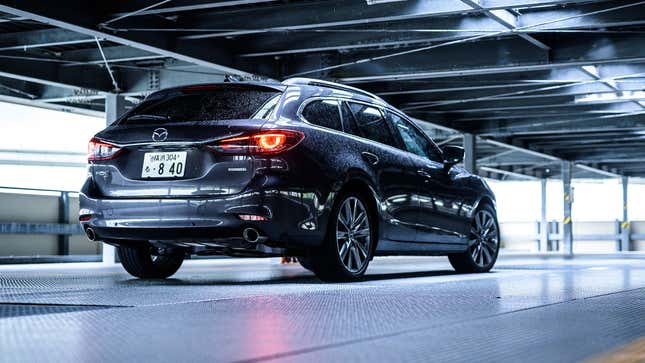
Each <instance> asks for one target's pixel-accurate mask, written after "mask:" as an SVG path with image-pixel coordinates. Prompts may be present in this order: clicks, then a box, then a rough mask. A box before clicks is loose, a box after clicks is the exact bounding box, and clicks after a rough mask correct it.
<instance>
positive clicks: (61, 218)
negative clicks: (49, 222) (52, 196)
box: [58, 192, 69, 256]
mask: <svg viewBox="0 0 645 363" xmlns="http://www.w3.org/2000/svg"><path fill="white" fill-rule="evenodd" d="M58 223H61V224H68V223H69V193H68V192H60V195H59V196H58ZM58 254H59V255H61V256H66V255H69V235H68V234H59V235H58Z"/></svg>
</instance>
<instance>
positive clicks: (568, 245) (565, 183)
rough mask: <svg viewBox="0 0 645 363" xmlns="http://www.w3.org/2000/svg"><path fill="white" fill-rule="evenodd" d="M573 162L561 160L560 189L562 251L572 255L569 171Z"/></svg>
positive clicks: (571, 196)
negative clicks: (562, 214) (561, 203)
mask: <svg viewBox="0 0 645 363" xmlns="http://www.w3.org/2000/svg"><path fill="white" fill-rule="evenodd" d="M572 169H573V163H572V162H570V161H566V160H564V161H562V187H563V188H562V189H563V190H564V219H563V220H562V252H563V253H564V254H565V255H568V256H572V255H573V225H572V219H571V205H572V203H573V190H572V189H571V172H572Z"/></svg>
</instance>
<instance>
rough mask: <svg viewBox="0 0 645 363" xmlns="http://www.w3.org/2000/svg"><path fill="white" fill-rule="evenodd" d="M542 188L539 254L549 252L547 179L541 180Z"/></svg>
mask: <svg viewBox="0 0 645 363" xmlns="http://www.w3.org/2000/svg"><path fill="white" fill-rule="evenodd" d="M540 187H541V193H540V194H541V197H542V198H541V204H540V240H539V242H538V252H546V251H548V250H549V223H548V222H547V220H546V179H545V178H542V179H540Z"/></svg>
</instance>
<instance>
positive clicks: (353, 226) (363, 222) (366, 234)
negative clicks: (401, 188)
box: [336, 197, 371, 273]
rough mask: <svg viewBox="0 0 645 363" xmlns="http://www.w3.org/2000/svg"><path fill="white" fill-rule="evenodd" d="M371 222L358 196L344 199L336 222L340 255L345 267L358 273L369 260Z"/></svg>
mask: <svg viewBox="0 0 645 363" xmlns="http://www.w3.org/2000/svg"><path fill="white" fill-rule="evenodd" d="M370 232H371V231H370V222H369V216H368V214H367V209H366V208H365V206H364V205H363V203H362V202H361V201H360V200H359V199H358V198H356V197H349V198H347V199H345V201H343V204H341V206H340V209H339V211H338V219H337V222H336V245H337V247H338V248H337V250H338V256H339V257H340V261H341V262H342V263H343V266H345V268H346V269H347V270H348V271H350V272H352V273H356V272H359V271H361V269H362V268H363V267H364V266H365V264H366V263H367V262H368V258H369V252H370V248H371V240H370V236H371V233H370Z"/></svg>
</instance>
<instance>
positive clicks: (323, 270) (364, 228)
mask: <svg viewBox="0 0 645 363" xmlns="http://www.w3.org/2000/svg"><path fill="white" fill-rule="evenodd" d="M338 200H339V202H338V203H337V204H336V205H335V206H334V208H332V213H331V218H330V219H329V225H328V227H327V236H326V238H325V241H324V243H323V245H322V247H321V249H320V250H319V251H316V252H317V253H313V254H312V256H311V259H310V261H311V269H312V271H313V272H314V273H315V274H316V276H318V278H320V279H321V280H323V281H352V280H356V279H357V278H359V277H361V276H362V275H363V274H364V273H365V270H367V265H368V264H369V262H370V260H371V259H372V251H373V248H372V244H373V243H375V239H376V238H377V237H376V236H377V234H376V229H375V221H374V218H373V217H372V216H373V213H371V212H372V211H371V209H370V205H369V204H368V203H367V200H366V198H365V197H363V195H361V194H359V193H354V192H350V193H346V194H343V195H341V196H339V199H338Z"/></svg>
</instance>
